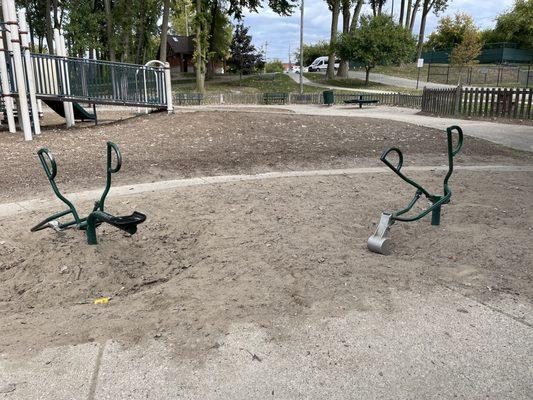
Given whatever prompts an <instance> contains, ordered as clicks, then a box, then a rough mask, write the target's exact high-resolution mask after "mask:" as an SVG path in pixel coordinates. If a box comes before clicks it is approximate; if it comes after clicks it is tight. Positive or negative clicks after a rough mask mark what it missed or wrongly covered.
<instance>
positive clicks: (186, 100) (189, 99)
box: [176, 93, 204, 106]
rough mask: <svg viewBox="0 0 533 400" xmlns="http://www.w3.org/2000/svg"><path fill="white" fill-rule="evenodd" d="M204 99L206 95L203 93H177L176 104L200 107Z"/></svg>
mask: <svg viewBox="0 0 533 400" xmlns="http://www.w3.org/2000/svg"><path fill="white" fill-rule="evenodd" d="M203 99H204V95H203V94H202V93H177V94H176V102H177V103H178V105H182V104H196V105H198V106H199V105H200V104H201V103H202V100H203Z"/></svg>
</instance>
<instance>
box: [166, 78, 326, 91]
mask: <svg viewBox="0 0 533 400" xmlns="http://www.w3.org/2000/svg"><path fill="white" fill-rule="evenodd" d="M175 83H179V82H175V81H173V84H175ZM205 88H206V92H207V93H266V92H284V93H289V92H292V93H295V92H298V91H299V90H300V86H299V84H298V83H296V82H295V81H293V80H292V79H291V78H290V77H288V76H287V75H286V74H281V73H280V74H266V75H252V76H246V75H244V76H243V77H242V79H239V77H238V76H228V75H226V76H225V77H224V78H223V79H222V78H215V79H214V80H208V81H206V82H205ZM323 90H324V89H322V88H318V87H312V86H304V92H305V93H316V92H322V91H323ZM174 91H179V92H195V91H196V88H195V85H194V81H193V82H191V83H190V84H186V85H174Z"/></svg>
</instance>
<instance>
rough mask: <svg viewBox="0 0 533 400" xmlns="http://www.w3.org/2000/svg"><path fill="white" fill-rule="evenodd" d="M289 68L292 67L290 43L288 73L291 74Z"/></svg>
mask: <svg viewBox="0 0 533 400" xmlns="http://www.w3.org/2000/svg"><path fill="white" fill-rule="evenodd" d="M291 67H292V63H291V43H290V42H289V72H291Z"/></svg>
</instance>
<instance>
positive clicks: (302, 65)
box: [300, 0, 304, 94]
mask: <svg viewBox="0 0 533 400" xmlns="http://www.w3.org/2000/svg"><path fill="white" fill-rule="evenodd" d="M301 1H302V4H300V94H303V93H304V0H301Z"/></svg>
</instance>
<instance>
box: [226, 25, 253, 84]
mask: <svg viewBox="0 0 533 400" xmlns="http://www.w3.org/2000/svg"><path fill="white" fill-rule="evenodd" d="M248 29H249V28H247V27H245V26H244V25H243V24H238V25H237V26H236V27H235V33H234V34H233V39H232V41H231V45H230V59H229V63H230V66H231V68H232V69H233V70H234V71H236V72H238V73H239V77H240V78H242V74H243V73H250V72H252V71H253V70H254V69H255V66H256V64H257V61H258V60H259V59H260V58H261V56H260V55H259V54H258V52H257V50H256V48H255V46H254V45H253V44H252V37H251V36H250V35H249V34H248Z"/></svg>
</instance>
